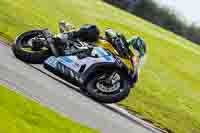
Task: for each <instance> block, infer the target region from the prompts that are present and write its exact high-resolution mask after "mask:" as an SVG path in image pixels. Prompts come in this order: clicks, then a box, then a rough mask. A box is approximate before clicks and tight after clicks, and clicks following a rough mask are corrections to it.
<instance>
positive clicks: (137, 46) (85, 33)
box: [59, 21, 146, 81]
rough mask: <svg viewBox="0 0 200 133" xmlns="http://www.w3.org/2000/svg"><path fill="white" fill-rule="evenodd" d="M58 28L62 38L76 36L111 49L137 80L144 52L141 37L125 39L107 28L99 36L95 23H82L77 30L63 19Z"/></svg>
mask: <svg viewBox="0 0 200 133" xmlns="http://www.w3.org/2000/svg"><path fill="white" fill-rule="evenodd" d="M59 28H60V32H61V34H60V38H61V39H62V40H65V41H66V39H69V38H78V39H80V40H81V41H85V42H90V43H94V44H95V45H97V46H101V47H104V48H106V49H109V50H111V51H113V52H114V53H115V54H116V55H119V57H121V59H122V60H123V62H124V63H125V64H127V66H128V68H129V70H130V76H131V78H132V80H135V81H136V80H137V78H138V75H139V71H140V67H141V62H140V60H141V59H142V58H143V57H144V55H145V53H146V44H145V42H144V41H143V39H142V38H141V37H138V36H134V37H132V38H130V39H128V40H127V39H126V38H125V36H124V35H123V34H121V33H119V32H115V31H113V30H112V29H107V30H106V31H105V37H101V36H100V30H99V29H98V27H97V26H96V25H83V26H81V27H80V29H79V30H75V28H74V27H73V26H72V25H71V24H69V23H67V24H66V23H65V22H64V21H61V22H60V23H59ZM65 33H66V34H65ZM110 44H111V45H110ZM133 66H134V70H133ZM135 66H136V67H135Z"/></svg>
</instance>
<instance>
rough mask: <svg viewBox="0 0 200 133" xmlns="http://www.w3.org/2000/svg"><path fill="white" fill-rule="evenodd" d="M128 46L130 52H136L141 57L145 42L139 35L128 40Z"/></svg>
mask: <svg viewBox="0 0 200 133" xmlns="http://www.w3.org/2000/svg"><path fill="white" fill-rule="evenodd" d="M128 44H129V46H128V48H129V51H130V52H131V53H133V54H134V53H135V52H138V54H139V57H143V56H144V55H145V53H146V44H145V42H144V40H143V39H142V38H141V37H134V38H132V39H130V40H128Z"/></svg>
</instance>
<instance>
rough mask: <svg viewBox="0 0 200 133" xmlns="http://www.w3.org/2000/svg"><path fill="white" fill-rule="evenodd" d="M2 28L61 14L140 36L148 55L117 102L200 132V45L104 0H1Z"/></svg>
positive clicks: (180, 130)
mask: <svg viewBox="0 0 200 133" xmlns="http://www.w3.org/2000/svg"><path fill="white" fill-rule="evenodd" d="M0 12H1V14H0V32H2V33H4V34H6V35H9V36H10V37H11V38H14V37H16V36H17V35H18V34H20V33H21V32H24V31H27V30H30V29H33V28H36V27H37V28H38V27H49V28H50V29H51V30H52V31H54V32H56V31H58V28H57V22H58V21H59V20H62V19H64V20H66V21H69V22H71V23H73V24H75V25H77V26H80V25H81V24H84V23H93V24H97V25H98V26H99V27H100V28H101V29H102V30H105V29H106V28H109V27H111V28H113V29H115V30H117V31H120V32H123V33H124V34H125V35H126V36H127V37H130V36H132V35H140V36H142V37H143V38H144V39H145V41H146V42H147V44H148V60H147V62H146V64H145V66H144V69H143V70H142V72H141V77H140V81H139V82H138V84H137V85H136V87H135V90H134V91H132V92H131V94H130V95H129V97H128V98H127V99H126V100H124V101H122V102H121V103H119V105H120V106H123V107H124V108H126V109H128V110H129V111H131V112H137V113H138V114H140V115H142V116H143V117H144V118H145V119H148V120H149V121H151V122H153V123H154V124H155V125H157V126H160V127H163V128H168V130H170V131H171V132H176V133H199V132H200V106H199V105H200V99H199V97H200V76H199V75H200V69H199V68H200V60H199V57H200V47H199V46H197V45H196V44H193V43H192V42H190V41H187V40H185V39H183V38H181V37H179V36H177V35H175V34H173V33H171V32H168V31H166V30H164V29H162V28H159V27H157V26H155V25H153V24H151V23H149V22H146V21H144V20H142V19H140V18H138V17H136V16H133V15H130V14H128V13H126V12H124V11H122V10H120V9H117V8H114V7H112V6H110V5H107V4H105V3H103V2H102V1H100V0H84V1H80V0H59V1H55V0H42V1H41V0H16V1H15V2H13V1H12V0H1V1H0Z"/></svg>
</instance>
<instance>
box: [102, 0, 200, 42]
mask: <svg viewBox="0 0 200 133" xmlns="http://www.w3.org/2000/svg"><path fill="white" fill-rule="evenodd" d="M104 1H105V2H107V3H109V4H112V5H115V6H117V7H119V8H122V9H124V10H126V11H128V12H130V13H132V14H134V15H136V16H139V17H142V18H143V19H146V20H148V21H150V22H152V23H154V24H156V25H159V26H161V27H163V28H165V29H167V30H170V31H172V32H174V33H176V34H178V35H180V36H183V37H185V38H186V39H188V40H191V41H193V42H195V43H197V44H199V45H200V27H199V26H197V25H195V24H187V23H185V22H184V21H183V19H181V18H180V17H177V14H176V13H175V12H174V11H173V10H172V9H170V8H167V7H161V6H160V5H158V4H157V3H156V2H155V1H153V0H104Z"/></svg>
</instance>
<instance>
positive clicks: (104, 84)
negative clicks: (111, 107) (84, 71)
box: [86, 69, 130, 103]
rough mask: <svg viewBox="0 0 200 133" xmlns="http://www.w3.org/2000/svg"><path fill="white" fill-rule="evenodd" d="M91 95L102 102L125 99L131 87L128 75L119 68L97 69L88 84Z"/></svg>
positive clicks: (87, 87)
mask: <svg viewBox="0 0 200 133" xmlns="http://www.w3.org/2000/svg"><path fill="white" fill-rule="evenodd" d="M86 90H87V92H88V93H89V95H90V96H91V97H92V98H93V99H95V100H96V101H99V102H102V103H116V102H119V101H121V100H123V99H125V98H126V97H127V96H128V94H129V92H130V88H129V87H128V80H127V75H126V74H124V73H123V72H122V71H120V70H118V69H115V70H113V69H110V70H109V69H106V70H105V69H104V70H102V71H97V72H95V73H94V74H93V76H92V77H91V80H89V81H88V83H87V85H86Z"/></svg>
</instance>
